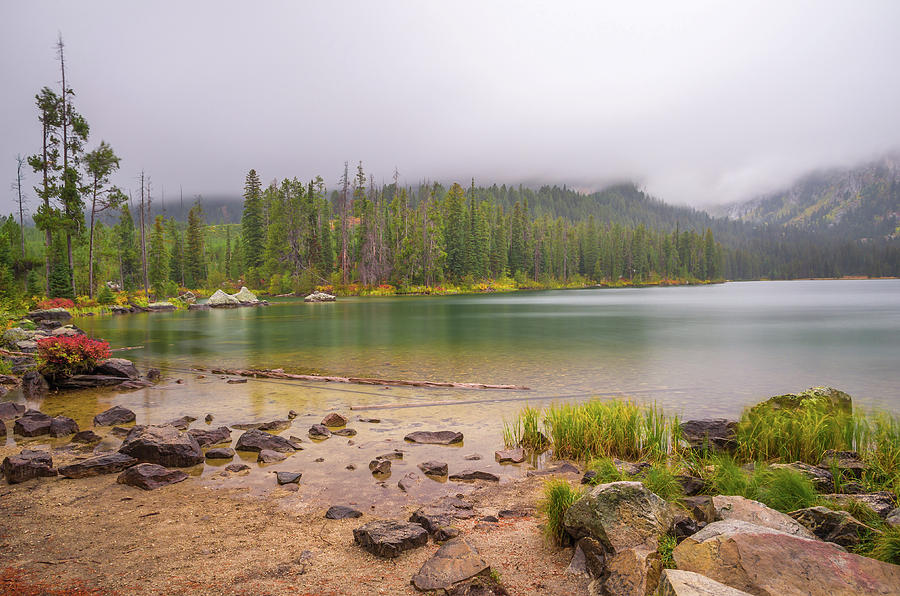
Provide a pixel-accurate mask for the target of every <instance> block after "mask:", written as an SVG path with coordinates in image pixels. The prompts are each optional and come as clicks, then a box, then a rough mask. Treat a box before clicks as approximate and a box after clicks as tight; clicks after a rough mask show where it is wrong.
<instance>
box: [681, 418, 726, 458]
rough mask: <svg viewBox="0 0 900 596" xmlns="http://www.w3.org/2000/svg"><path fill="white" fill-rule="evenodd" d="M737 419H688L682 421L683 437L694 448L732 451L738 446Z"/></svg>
mask: <svg viewBox="0 0 900 596" xmlns="http://www.w3.org/2000/svg"><path fill="white" fill-rule="evenodd" d="M736 427H737V422H736V421H735V420H727V419H725V418H707V419H703V420H688V421H687V422H682V423H681V427H680V428H681V437H682V438H683V439H684V440H685V441H687V442H688V444H689V445H690V447H691V448H692V449H698V450H700V449H709V450H710V451H718V452H730V451H734V449H735V448H736V447H737V443H736V442H735V438H734V437H735V428H736Z"/></svg>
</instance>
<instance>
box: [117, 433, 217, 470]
mask: <svg viewBox="0 0 900 596" xmlns="http://www.w3.org/2000/svg"><path fill="white" fill-rule="evenodd" d="M119 452H120V453H125V454H127V455H130V456H132V457H135V458H137V459H138V460H140V461H142V462H147V463H152V464H158V465H160V466H172V467H176V468H185V467H188V466H195V465H197V464H199V463H202V462H203V452H202V451H200V445H199V444H198V443H197V441H196V439H194V437H192V436H191V435H189V434H188V433H184V432H181V431H179V430H178V429H177V428H175V427H172V426H156V425H150V426H145V427H135V428H133V429H131V431H130V432H129V433H128V434H127V435H126V436H125V440H124V441H123V443H122V446H121V447H120V448H119Z"/></svg>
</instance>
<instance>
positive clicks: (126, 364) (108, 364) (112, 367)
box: [93, 358, 141, 379]
mask: <svg viewBox="0 0 900 596" xmlns="http://www.w3.org/2000/svg"><path fill="white" fill-rule="evenodd" d="M93 372H94V374H95V375H109V376H111V377H122V378H123V379H138V378H140V376H141V373H139V372H138V369H137V368H135V366H134V363H133V362H132V361H131V360H126V359H125V358H107V359H106V360H102V361H100V363H99V364H98V365H97V366H95V367H94V371H93Z"/></svg>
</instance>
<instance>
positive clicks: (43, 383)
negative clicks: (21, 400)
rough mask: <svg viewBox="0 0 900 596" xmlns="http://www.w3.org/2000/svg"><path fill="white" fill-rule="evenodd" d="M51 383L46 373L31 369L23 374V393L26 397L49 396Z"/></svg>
mask: <svg viewBox="0 0 900 596" xmlns="http://www.w3.org/2000/svg"><path fill="white" fill-rule="evenodd" d="M49 390H50V384H49V383H47V379H45V378H44V375H42V374H41V373H39V372H38V371H36V370H29V371H28V372H26V373H25V374H24V375H22V395H24V396H25V398H26V399H40V398H44V397H46V396H47V392H48V391H49Z"/></svg>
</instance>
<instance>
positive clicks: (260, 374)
mask: <svg viewBox="0 0 900 596" xmlns="http://www.w3.org/2000/svg"><path fill="white" fill-rule="evenodd" d="M212 373H213V374H214V375H238V376H241V377H253V378H260V379H292V380H295V381H320V382H326V383H352V384H355V385H390V386H395V387H397V386H402V387H431V388H440V389H503V390H508V391H528V390H530V389H531V388H530V387H525V386H524V385H490V384H487V383H453V382H439V381H408V380H403V379H399V380H397V379H373V378H369V377H331V376H324V375H295V374H292V373H286V372H284V370H282V369H280V368H276V369H273V370H265V369H246V370H245V369H234V368H226V369H214V370H213V371H212Z"/></svg>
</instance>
